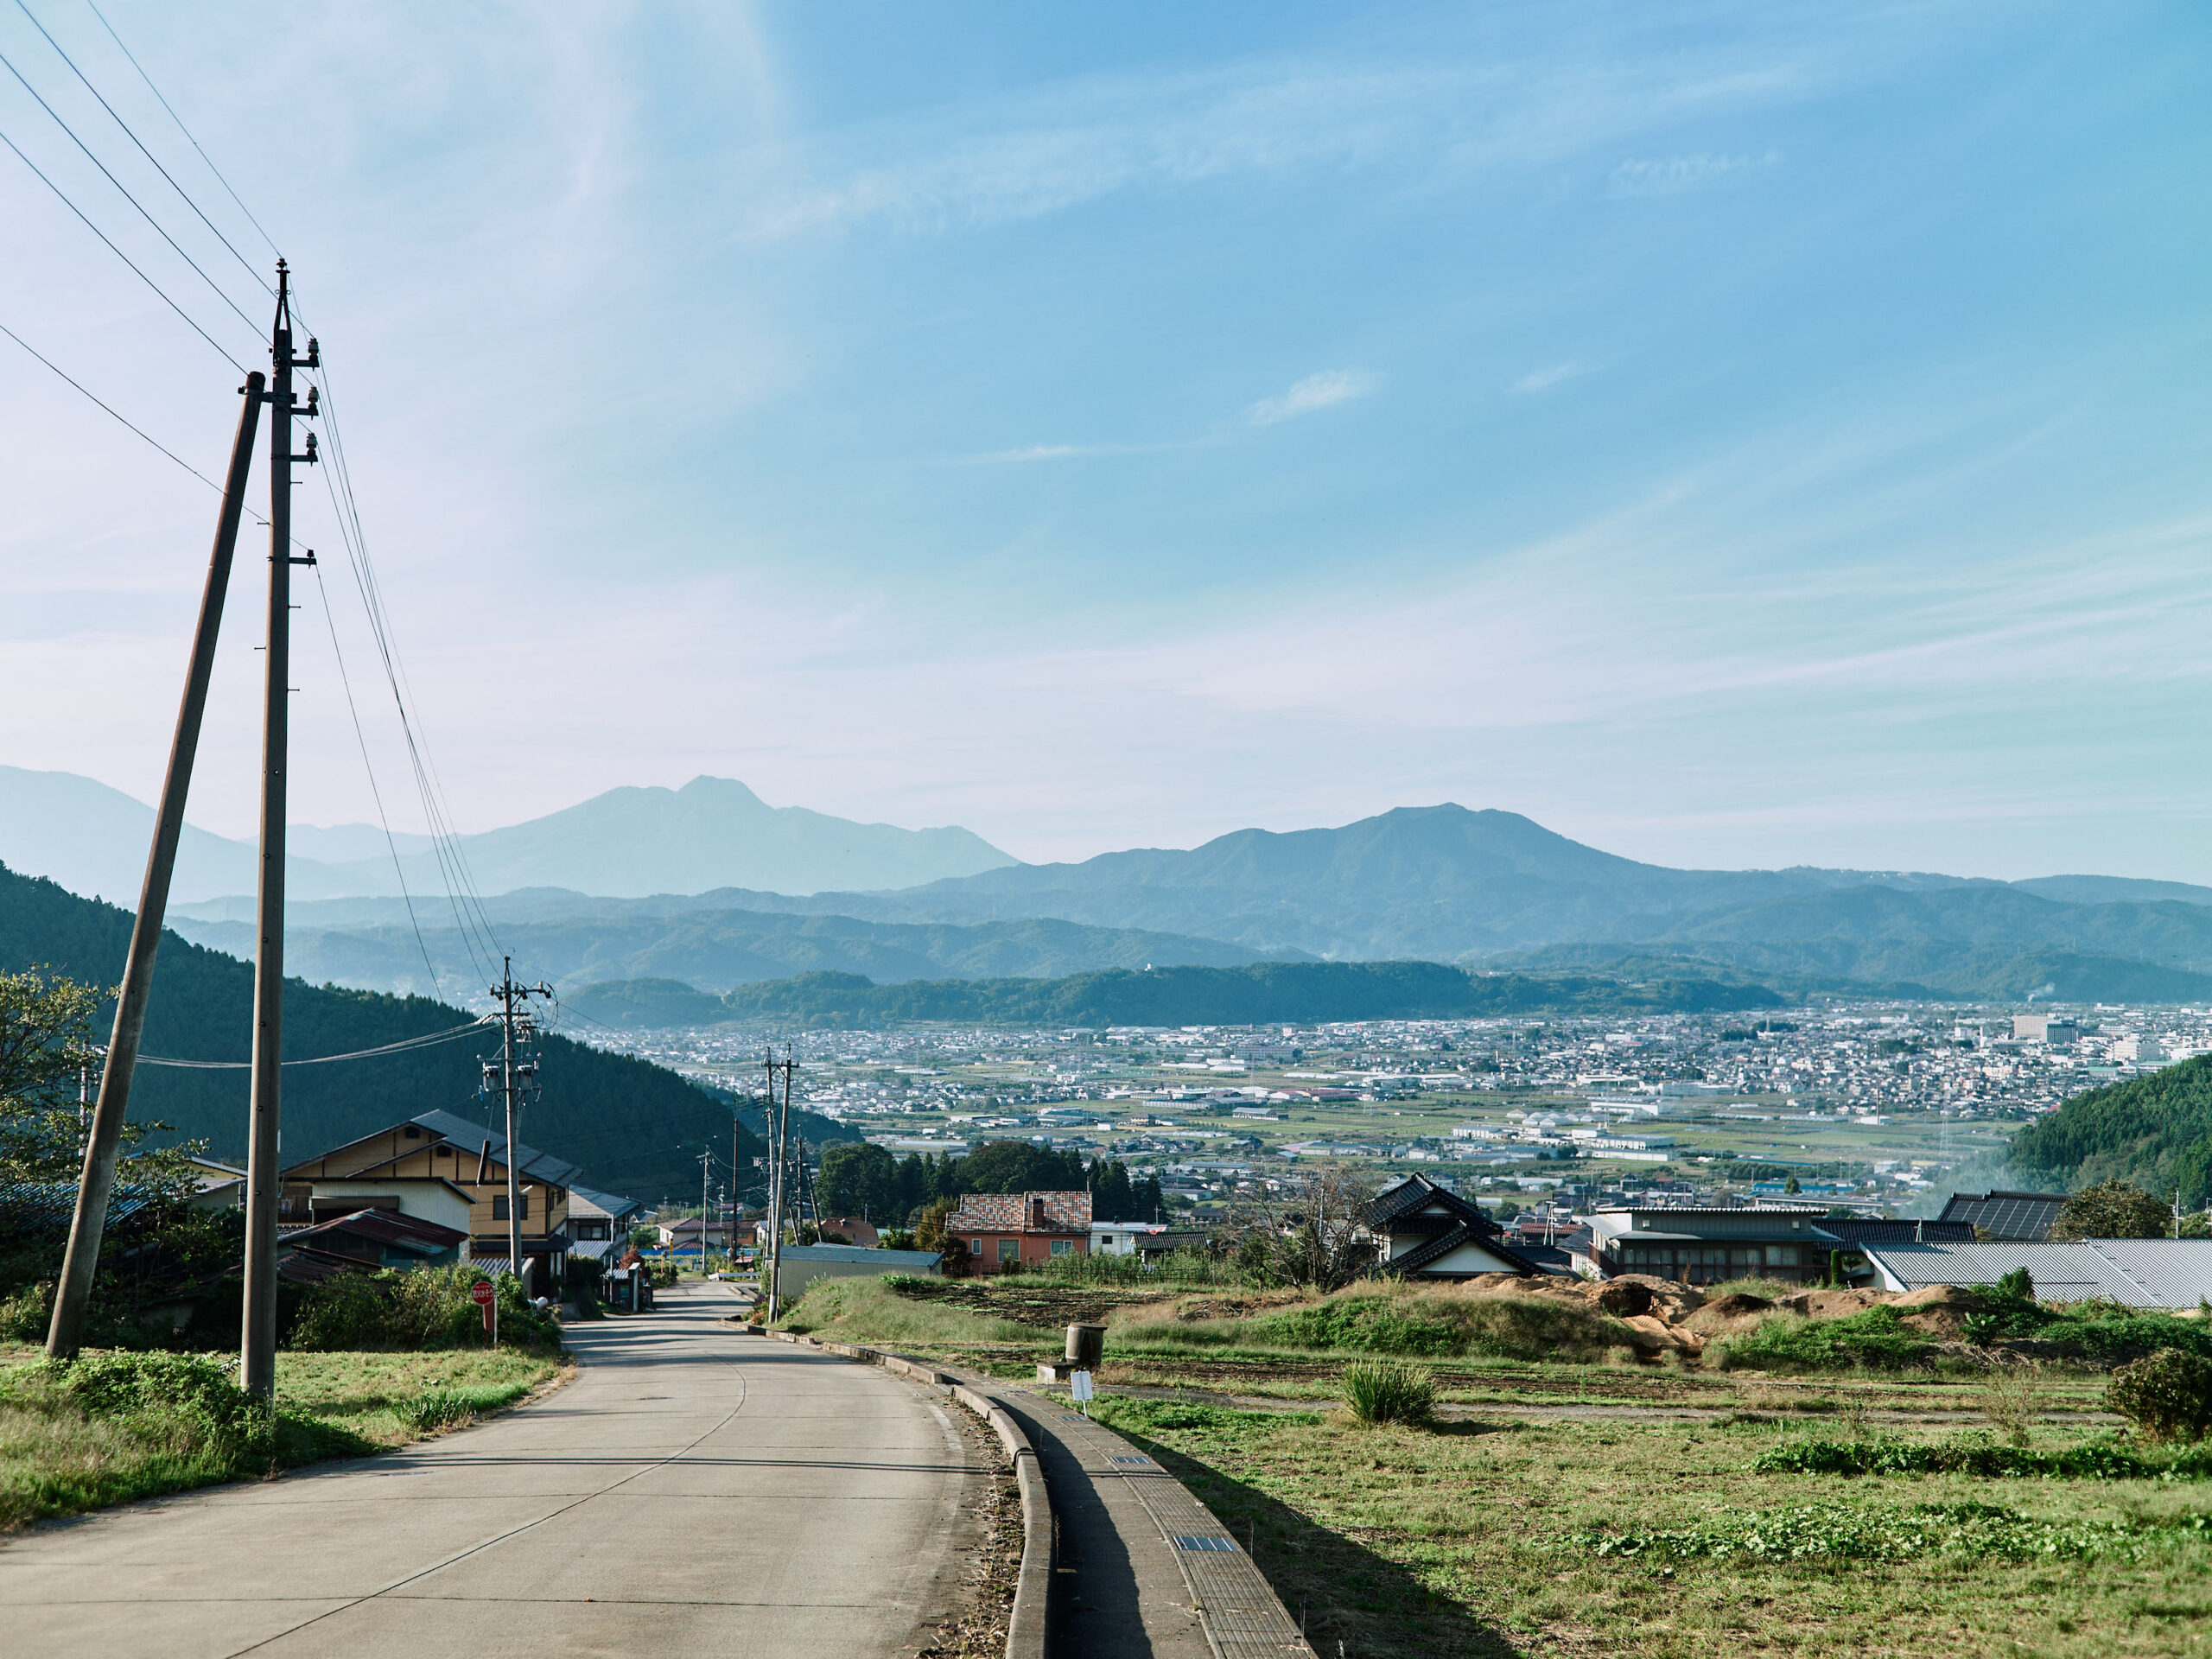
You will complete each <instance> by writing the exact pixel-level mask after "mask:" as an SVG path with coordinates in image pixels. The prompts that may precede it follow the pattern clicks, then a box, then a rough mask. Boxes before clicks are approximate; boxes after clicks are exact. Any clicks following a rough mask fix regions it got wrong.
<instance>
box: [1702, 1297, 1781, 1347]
mask: <svg viewBox="0 0 2212 1659" xmlns="http://www.w3.org/2000/svg"><path fill="white" fill-rule="evenodd" d="M1774 1306H1775V1305H1774V1304H1773V1303H1772V1302H1770V1301H1769V1300H1767V1299H1766V1298H1765V1297H1764V1296H1747V1295H1744V1294H1741V1293H1738V1294H1736V1295H1732V1296H1722V1297H1719V1298H1718V1299H1716V1300H1713V1301H1710V1302H1707V1304H1706V1305H1705V1306H1703V1307H1700V1308H1699V1309H1698V1310H1697V1311H1696V1312H1695V1313H1692V1314H1690V1315H1689V1316H1688V1318H1687V1319H1684V1320H1683V1321H1682V1324H1683V1327H1684V1328H1685V1329H1686V1330H1689V1331H1694V1332H1697V1333H1698V1334H1699V1335H1700V1337H1717V1336H1722V1335H1728V1336H1733V1335H1736V1334H1738V1332H1745V1331H1749V1330H1750V1329H1751V1327H1752V1326H1754V1325H1757V1324H1758V1322H1759V1321H1760V1320H1761V1319H1764V1318H1765V1317H1766V1316H1767V1315H1768V1314H1770V1313H1773V1312H1774Z"/></svg>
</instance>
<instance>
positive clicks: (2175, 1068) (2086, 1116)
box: [2011, 1055, 2212, 1209]
mask: <svg viewBox="0 0 2212 1659" xmlns="http://www.w3.org/2000/svg"><path fill="white" fill-rule="evenodd" d="M2011 1159H2012V1165H2013V1166H2014V1167H2015V1168H2017V1169H2019V1170H2021V1171H2023V1172H2024V1173H2027V1174H2029V1175H2031V1176H2033V1177H2036V1178H2037V1179H2043V1180H2047V1181H2051V1182H2054V1183H2057V1184H2060V1185H2067V1186H2081V1185H2089V1184H2091V1183H2094V1182H2097V1181H2108V1180H2113V1179H2125V1180H2131V1181H2133V1182H2135V1183H2136V1184H2137V1185H2139V1186H2141V1187H2143V1188H2144V1189H2145V1191H2147V1192H2155V1193H2158V1195H2159V1196H2160V1197H2162V1198H2164V1197H2170V1196H2171V1194H2172V1192H2173V1190H2174V1189H2175V1188H2176V1187H2179V1188H2180V1189H2181V1195H2182V1202H2183V1205H2185V1206H2187V1207H2189V1208H2192V1209H2194V1208H2196V1207H2197V1206H2198V1205H2202V1204H2203V1203H2204V1201H2205V1199H2206V1198H2207V1196H2208V1195H2209V1194H2212V1055H2205V1056H2202V1057H2201V1058H2196V1059H2194V1060H2183V1061H2182V1062H2180V1063H2179V1064H2177V1065H2168V1066H2162V1067H2160V1068H2159V1069H2158V1071H2153V1072H2152V1073H2150V1074H2149V1075H2148V1076H2146V1077H2130V1078H2129V1079H2127V1081H2126V1082H2125V1083H2112V1084H2106V1085H2105V1086H2104V1087H2103V1088H2101V1089H2092V1090H2089V1091H2088V1093H2087V1094H2081V1095H2076V1096H2074V1098H2073V1099H2071V1100H2069V1101H2068V1102H2067V1103H2065V1104H2064V1105H2063V1106H2061V1107H2060V1108H2059V1109H2057V1110H2056V1112H2053V1113H2052V1114H2051V1115H2050V1116H2049V1117H2046V1118H2044V1119H2043V1120H2042V1121H2041V1122H2037V1123H2031V1124H2030V1125H2029V1126H2028V1127H2027V1128H2024V1129H2023V1130H2021V1131H2020V1133H2019V1134H2018V1135H2015V1136H2013V1138H2012V1153H2011Z"/></svg>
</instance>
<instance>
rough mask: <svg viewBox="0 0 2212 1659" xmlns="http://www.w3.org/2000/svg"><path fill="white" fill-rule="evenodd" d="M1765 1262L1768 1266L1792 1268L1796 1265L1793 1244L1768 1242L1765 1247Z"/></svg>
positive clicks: (1795, 1249) (1795, 1248) (1795, 1253)
mask: <svg viewBox="0 0 2212 1659" xmlns="http://www.w3.org/2000/svg"><path fill="white" fill-rule="evenodd" d="M1766 1264H1767V1266H1769V1267H1770V1268H1794V1267H1796V1265H1797V1247H1796V1245H1795V1244H1770V1245H1768V1246H1767V1247H1766Z"/></svg>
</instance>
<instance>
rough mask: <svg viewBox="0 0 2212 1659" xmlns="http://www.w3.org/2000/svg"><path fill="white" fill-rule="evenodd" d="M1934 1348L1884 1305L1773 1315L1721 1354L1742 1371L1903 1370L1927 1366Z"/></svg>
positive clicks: (1729, 1365) (1731, 1366)
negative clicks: (1846, 1313) (1837, 1313)
mask: <svg viewBox="0 0 2212 1659" xmlns="http://www.w3.org/2000/svg"><path fill="white" fill-rule="evenodd" d="M1935 1348H1936V1344H1934V1343H1933V1342H1931V1341H1930V1340H1929V1338H1926V1337H1924V1336H1923V1335H1922V1334H1921V1333H1920V1332H1917V1331H1916V1330H1914V1329H1913V1328H1912V1327H1911V1326H1910V1325H1907V1324H1905V1323H1904V1320H1903V1319H1900V1318H1899V1317H1898V1315H1897V1310H1896V1309H1895V1308H1893V1307H1888V1306H1881V1307H1870V1308H1868V1309H1867V1310H1866V1312H1865V1313H1854V1314H1853V1315H1851V1317H1850V1318H1848V1319H1826V1320H1816V1319H1790V1318H1782V1319H1768V1320H1767V1321H1765V1323H1764V1324H1762V1325H1760V1326H1759V1327H1758V1329H1757V1330H1755V1331H1751V1332H1746V1333H1745V1334H1744V1335H1743V1336H1740V1337H1734V1338H1730V1339H1729V1340H1728V1341H1727V1342H1726V1344H1723V1345H1722V1348H1721V1351H1720V1353H1719V1360H1720V1363H1721V1364H1722V1366H1723V1367H1724V1368H1725V1369H1737V1370H1740V1369H1745V1368H1755V1369H1758V1370H1770V1371H1783V1370H1904V1369H1906V1368H1907V1367H1910V1366H1914V1365H1922V1364H1925V1363H1927V1362H1928V1359H1929V1356H1930V1355H1932V1354H1933V1353H1934V1352H1935Z"/></svg>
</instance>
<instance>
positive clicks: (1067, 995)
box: [719, 962, 1783, 1028]
mask: <svg viewBox="0 0 2212 1659" xmlns="http://www.w3.org/2000/svg"><path fill="white" fill-rule="evenodd" d="M719 1001H720V1004H721V1007H723V1008H724V1009H725V1010H727V1012H726V1013H725V1014H723V1015H722V1017H723V1018H724V1019H727V1020H779V1021H786V1022H789V1023H791V1024H793V1025H799V1026H806V1027H830V1028H837V1027H871V1026H881V1025H888V1024H893V1023H897V1022H899V1021H904V1020H930V1021H945V1022H950V1023H954V1024H970V1023H972V1024H990V1025H1033V1026H1090V1027H1100V1026H1189V1025H1219V1026H1244V1025H1264V1024H1268V1023H1269V1022H1272V1021H1275V1020H1292V1021H1296V1022H1299V1023H1311V1022H1314V1021H1324V1020H1422V1019H1466V1018H1478V1017H1482V1016H1484V1015H1492V1014H1534V1013H1554V1012H1566V1011H1568V1010H1586V1011H1588V1012H1591V1013H1599V1012H1606V1013H1613V1012H1618V1013H1630V1012H1637V1013H1696V1012H1704V1011H1708V1010H1719V1009H1735V1008H1769V1007H1780V1006H1782V1004H1783V999H1782V998H1781V997H1779V996H1777V995H1775V994H1774V993H1773V992H1772V991H1770V990H1768V989H1767V988H1765V987H1764V986H1760V985H1743V984H1736V983H1730V982H1724V981H1719V980H1713V979H1672V980H1657V981H1651V982H1644V983H1629V982H1622V981H1618V980H1603V979H1590V978H1577V977H1570V976H1561V977H1558V978H1537V977H1535V976H1524V975H1519V974H1498V975H1481V974H1469V973H1466V972H1465V971H1463V970H1462V969H1457V968H1448V967H1445V966H1443V965H1441V964H1440V963H1433V962H1296V963H1290V962H1266V963H1253V964H1251V965H1249V966H1248V967H1243V968H1156V969H1151V970H1150V971H1148V972H1143V973H1135V972H1131V971H1129V970H1128V969H1119V968H1116V969H1104V970H1103V971H1101V972H1097V973H1090V974H1076V975H1073V976H1071V977H1069V978H1066V979H1045V980H1037V979H981V980H917V981H910V982H907V983H906V984H902V985H876V984H873V983H871V982H869V981H868V980H866V979H864V978H862V977H861V976H859V975H857V974H801V975H799V976H798V977H796V978H793V979H781V980H771V981H768V982H765V983H761V984H755V985H743V986H740V987H739V988H737V989H736V990H734V991H732V992H730V993H729V994H728V995H727V996H724V997H722V998H721V999H719Z"/></svg>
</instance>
